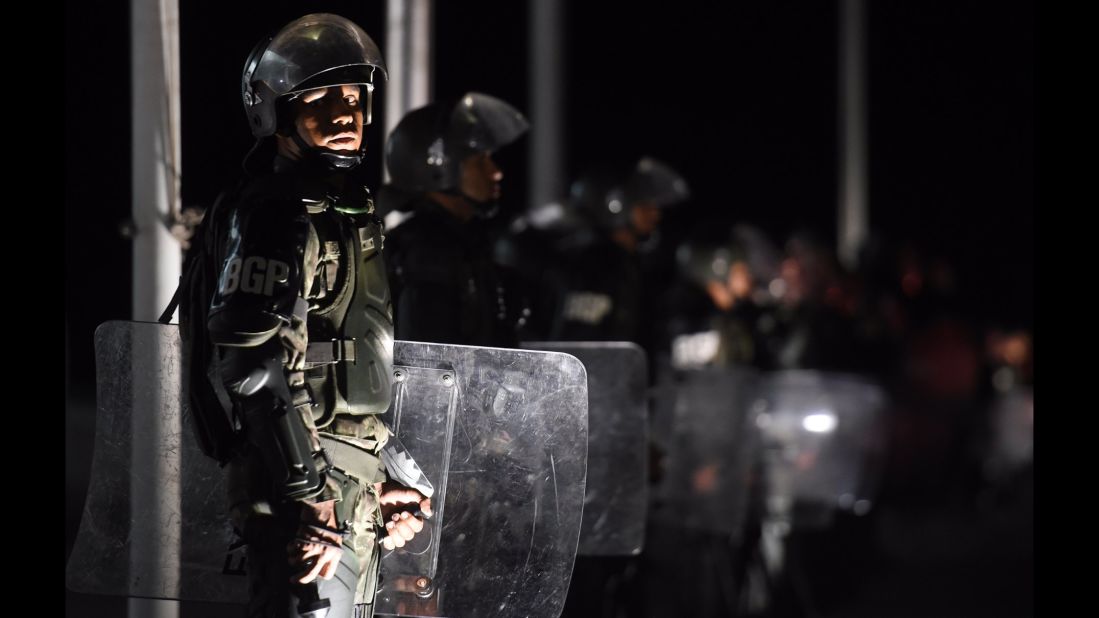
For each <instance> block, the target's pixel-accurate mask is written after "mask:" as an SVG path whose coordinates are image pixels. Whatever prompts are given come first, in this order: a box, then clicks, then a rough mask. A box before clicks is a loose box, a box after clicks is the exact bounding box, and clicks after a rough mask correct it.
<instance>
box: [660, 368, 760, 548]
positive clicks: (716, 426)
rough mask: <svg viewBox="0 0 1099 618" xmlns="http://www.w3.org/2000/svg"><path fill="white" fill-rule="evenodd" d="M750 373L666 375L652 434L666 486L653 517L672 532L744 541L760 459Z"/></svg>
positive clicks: (753, 380) (670, 372)
mask: <svg viewBox="0 0 1099 618" xmlns="http://www.w3.org/2000/svg"><path fill="white" fill-rule="evenodd" d="M757 383H758V376H757V374H756V372H755V371H754V370H752V369H751V368H725V367H712V366H711V367H701V368H697V369H673V368H671V366H670V365H665V366H662V367H661V370H660V376H659V379H658V387H657V389H656V396H655V397H654V402H655V403H654V410H653V415H654V417H655V420H654V432H655V433H657V434H659V435H660V436H661V437H660V439H659V440H658V441H657V446H658V448H660V449H661V450H662V451H663V461H664V463H663V466H662V467H663V474H662V476H663V478H662V479H661V481H660V485H659V487H658V489H657V494H658V495H657V501H656V504H655V505H654V512H653V517H654V519H656V520H657V521H659V522H661V523H663V524H667V525H669V526H673V527H684V528H691V529H696V530H701V531H705V532H711V533H717V534H724V535H730V536H734V537H735V536H737V535H739V534H740V533H741V532H742V531H743V529H744V526H745V523H746V521H747V517H748V514H749V507H750V497H751V494H750V488H751V483H752V479H753V474H754V467H755V462H756V461H757V459H758V453H759V440H758V432H757V430H756V428H755V418H754V413H755V411H754V409H753V408H752V403H753V401H754V397H755V393H756V388H757Z"/></svg>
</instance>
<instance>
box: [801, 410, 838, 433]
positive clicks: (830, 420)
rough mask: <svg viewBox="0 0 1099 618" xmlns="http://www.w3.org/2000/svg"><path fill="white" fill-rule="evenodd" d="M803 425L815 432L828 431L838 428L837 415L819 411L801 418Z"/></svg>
mask: <svg viewBox="0 0 1099 618" xmlns="http://www.w3.org/2000/svg"><path fill="white" fill-rule="evenodd" d="M801 426H802V427H804V428H805V430H806V431H811V432H813V433H828V432H830V431H832V430H833V429H835V428H836V415H835V414H832V413H831V412H817V413H814V414H810V415H808V416H806V417H805V418H803V419H801Z"/></svg>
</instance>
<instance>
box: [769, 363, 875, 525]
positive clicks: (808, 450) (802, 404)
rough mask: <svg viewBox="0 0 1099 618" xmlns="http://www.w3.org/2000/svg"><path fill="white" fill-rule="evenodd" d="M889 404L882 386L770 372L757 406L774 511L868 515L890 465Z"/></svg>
mask: <svg viewBox="0 0 1099 618" xmlns="http://www.w3.org/2000/svg"><path fill="white" fill-rule="evenodd" d="M886 401H887V400H886V395H885V392H884V391H883V390H882V388H881V387H880V386H878V385H876V384H874V383H873V382H871V381H869V380H867V379H864V378H861V377H859V376H855V375H846V374H835V373H823V372H817V371H779V372H775V373H772V374H769V375H768V376H767V377H766V379H765V380H764V382H763V384H762V387H761V389H760V395H759V398H758V400H757V401H756V402H755V403H754V404H753V406H754V409H755V411H756V412H757V414H758V415H757V417H756V424H757V425H758V426H759V428H760V431H761V433H762V436H763V440H764V443H765V445H766V446H765V450H764V452H765V469H766V477H767V488H768V489H767V492H768V498H767V500H768V505H769V508H768V510H769V511H771V512H773V513H776V514H778V513H783V512H789V511H790V509H791V508H792V506H793V505H794V504H795V503H798V504H801V505H809V506H812V505H817V506H821V507H824V509H825V510H823V511H821V512H825V513H826V512H831V510H832V509H836V508H838V509H843V510H848V511H852V512H854V513H855V514H864V513H866V512H867V511H868V510H869V509H870V507H871V504H872V502H873V500H874V499H875V497H876V491H877V486H878V483H879V480H880V473H881V472H880V471H881V468H882V465H881V464H882V463H884V461H883V460H884V456H885V427H884V413H885V405H886ZM819 523H821V524H826V523H827V521H821V522H819ZM795 525H797V524H795Z"/></svg>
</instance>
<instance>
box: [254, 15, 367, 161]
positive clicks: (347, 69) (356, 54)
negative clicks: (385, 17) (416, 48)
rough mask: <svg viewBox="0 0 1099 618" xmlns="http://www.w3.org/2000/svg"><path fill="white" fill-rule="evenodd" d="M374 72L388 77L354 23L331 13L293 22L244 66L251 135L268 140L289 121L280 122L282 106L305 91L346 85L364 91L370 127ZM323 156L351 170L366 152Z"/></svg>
mask: <svg viewBox="0 0 1099 618" xmlns="http://www.w3.org/2000/svg"><path fill="white" fill-rule="evenodd" d="M375 70H380V71H381V73H382V77H383V78H384V77H385V63H384V62H383V61H382V54H381V52H380V51H378V46H377V45H376V44H375V43H374V41H373V39H371V38H370V35H368V34H367V33H366V32H365V31H363V29H362V28H360V27H359V26H357V25H356V24H355V23H353V22H351V21H350V20H348V19H345V18H343V17H340V16H339V15H332V14H330V13H314V14H311V15H306V16H304V17H299V18H298V19H295V20H294V21H292V22H290V23H289V24H287V25H286V26H284V27H283V28H282V29H281V30H279V31H278V33H277V34H275V36H273V37H271V38H268V39H265V40H263V41H260V42H259V43H258V44H257V45H256V46H255V47H254V48H253V49H252V53H250V54H249V55H248V60H247V61H245V63H244V72H243V74H242V75H241V98H242V100H243V102H244V112H245V114H247V116H248V124H249V126H250V127H251V129H252V134H253V135H255V136H256V137H257V138H264V137H268V136H271V135H274V134H275V133H276V131H278V130H279V128H280V124H285V123H287V122H288V119H286V118H281V119H280V118H279V117H278V108H279V106H280V101H283V102H284V101H286V100H289V99H292V98H293V97H294V96H295V95H297V94H299V93H302V92H304V91H307V90H312V89H315V88H324V87H328V86H339V85H344V84H358V85H360V86H361V87H362V90H363V94H362V100H363V124H364V125H365V124H370V118H371V112H370V110H371V103H372V99H373V91H374V73H375ZM295 135H296V134H295ZM299 145H300V144H299ZM314 150H318V151H319V150H324V149H314ZM322 154H325V155H326V158H329V159H332V160H331V161H330V162H331V163H333V164H334V165H336V166H338V167H350V166H352V165H355V164H358V162H359V161H361V159H362V152H358V153H355V154H353V155H348V154H345V153H333V152H325V153H322ZM329 154H331V155H332V156H331V157H329V156H328V155H329Z"/></svg>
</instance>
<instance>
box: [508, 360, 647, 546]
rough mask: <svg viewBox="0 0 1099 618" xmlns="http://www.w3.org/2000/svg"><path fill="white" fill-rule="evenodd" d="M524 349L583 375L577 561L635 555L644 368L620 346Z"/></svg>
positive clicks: (640, 528)
mask: <svg viewBox="0 0 1099 618" xmlns="http://www.w3.org/2000/svg"><path fill="white" fill-rule="evenodd" d="M523 347H524V348H527V349H534V350H548V351H553V352H564V353H566V354H571V355H573V356H575V357H576V358H578V359H580V361H581V362H583V363H584V368H585V369H586V370H587V374H588V481H587V489H586V495H585V496H584V521H583V523H582V524H581V525H580V547H579V549H578V550H577V553H578V554H579V555H582V556H629V555H636V554H639V553H641V549H642V547H643V545H644V541H645V514H646V512H647V510H648V508H647V505H648V493H649V491H648V453H649V432H648V402H647V395H646V389H647V382H648V369H647V364H646V359H645V352H644V351H643V350H642V349H641V347H640V346H638V345H637V344H634V343H630V342H625V341H613V342H531V343H524V344H523Z"/></svg>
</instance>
